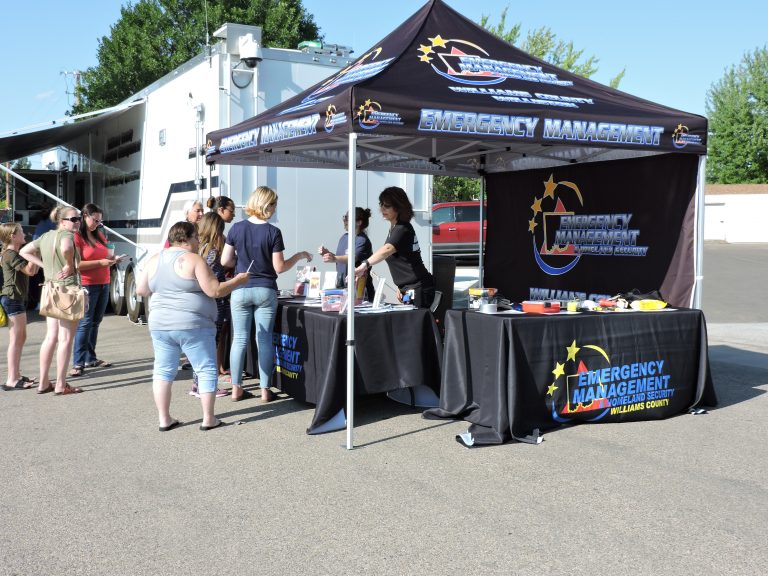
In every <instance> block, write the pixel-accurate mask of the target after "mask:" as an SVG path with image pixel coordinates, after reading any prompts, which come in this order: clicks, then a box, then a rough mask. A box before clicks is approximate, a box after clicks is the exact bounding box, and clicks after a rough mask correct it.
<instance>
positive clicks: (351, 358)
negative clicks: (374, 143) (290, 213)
mask: <svg viewBox="0 0 768 576" xmlns="http://www.w3.org/2000/svg"><path fill="white" fill-rule="evenodd" d="M356 168H357V134H355V133H354V132H351V133H350V134H349V168H348V170H347V175H348V177H349V208H348V209H349V212H347V214H348V216H349V218H350V222H354V221H355V205H356V199H355V182H356V178H355V170H356ZM354 230H355V227H354V224H353V225H352V226H350V227H349V230H348V233H347V242H348V243H347V255H348V256H349V257H348V258H347V450H352V449H353V448H354V447H355V444H354V438H353V432H354V428H355V425H354V422H355V296H356V287H357V282H355V256H354V254H355V240H356V238H355V234H354V233H353V232H354Z"/></svg>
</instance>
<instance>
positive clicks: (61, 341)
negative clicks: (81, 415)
mask: <svg viewBox="0 0 768 576" xmlns="http://www.w3.org/2000/svg"><path fill="white" fill-rule="evenodd" d="M51 220H53V221H54V222H56V224H57V227H56V229H55V230H51V231H49V232H46V233H45V234H43V235H42V236H41V237H40V238H38V239H37V240H34V241H33V242H30V243H29V244H27V245H26V246H24V248H22V249H21V253H20V254H21V256H22V257H23V258H24V259H25V260H27V261H29V262H32V263H34V264H37V265H38V266H40V267H41V268H42V269H43V273H44V275H45V280H46V282H47V281H49V280H52V281H54V282H57V283H59V284H63V285H64V286H73V285H76V284H77V283H78V277H77V263H78V262H79V260H80V256H79V255H78V253H77V249H76V248H75V232H76V231H77V229H78V227H79V225H80V221H81V220H82V217H81V216H80V215H79V214H78V211H77V209H76V208H73V207H72V206H58V207H57V208H55V209H54V210H53V212H51ZM45 322H46V333H45V339H44V340H43V344H42V345H41V346H40V382H39V384H38V387H37V392H38V394H45V393H46V392H50V391H51V390H54V393H55V394H56V395H63V394H75V393H78V392H82V390H81V389H80V388H72V387H71V386H70V385H69V384H67V368H69V359H70V357H71V355H72V344H73V342H74V338H75V330H76V329H77V324H78V323H77V321H76V320H72V321H70V320H58V319H57V318H50V317H48V318H46V319H45ZM54 352H56V384H55V386H54V385H52V384H51V382H50V380H49V379H48V371H49V370H50V368H51V361H52V360H53V353H54Z"/></svg>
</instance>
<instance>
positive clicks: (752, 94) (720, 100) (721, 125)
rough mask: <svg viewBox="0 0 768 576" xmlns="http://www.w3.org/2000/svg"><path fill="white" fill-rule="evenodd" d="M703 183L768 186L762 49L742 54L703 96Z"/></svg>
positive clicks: (767, 61)
mask: <svg viewBox="0 0 768 576" xmlns="http://www.w3.org/2000/svg"><path fill="white" fill-rule="evenodd" d="M706 111H707V116H708V117H709V139H708V143H707V155H708V158H707V180H708V181H709V182H713V183H720V184H745V183H752V184H755V183H757V184H759V183H764V182H768V48H766V47H763V48H758V49H755V51H754V52H752V53H747V54H745V55H744V56H743V57H742V59H741V62H740V63H739V64H738V65H736V66H732V67H731V68H729V69H728V70H726V72H725V75H724V76H723V77H722V78H721V79H720V80H718V81H717V82H715V83H714V84H713V85H712V87H711V88H710V89H709V91H708V92H707V100H706Z"/></svg>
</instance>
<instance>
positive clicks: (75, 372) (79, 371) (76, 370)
mask: <svg viewBox="0 0 768 576" xmlns="http://www.w3.org/2000/svg"><path fill="white" fill-rule="evenodd" d="M84 372H85V369H84V368H83V367H82V366H73V367H72V370H70V371H69V377H70V378H78V377H79V376H82V375H83V373H84Z"/></svg>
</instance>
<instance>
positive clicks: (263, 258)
mask: <svg viewBox="0 0 768 576" xmlns="http://www.w3.org/2000/svg"><path fill="white" fill-rule="evenodd" d="M276 208H277V194H275V191H274V190H272V189H271V188H268V187H267V186H259V187H258V188H256V190H255V191H254V192H253V194H251V196H250V198H248V202H247V203H246V205H245V213H246V214H247V215H248V219H247V220H242V221H240V222H237V223H235V224H234V225H233V226H232V228H231V229H230V231H229V234H228V235H227V242H226V244H225V245H224V253H223V255H222V257H221V263H222V264H224V266H229V267H235V271H236V272H238V273H240V272H248V273H249V278H248V283H247V284H245V285H244V286H239V287H238V288H236V289H235V290H234V291H233V292H232V298H231V302H230V306H231V309H232V328H233V330H234V334H233V336H232V349H231V351H230V355H229V368H230V372H231V373H232V400H233V401H234V402H237V401H238V400H242V399H243V398H247V397H251V396H252V394H250V392H247V391H246V390H243V364H244V363H245V351H246V345H247V342H248V337H249V335H250V333H251V326H252V324H253V320H254V319H255V320H256V341H257V343H258V348H259V385H260V387H261V400H262V402H269V401H270V400H271V399H272V395H271V392H270V389H269V386H270V380H271V378H272V369H273V368H274V363H275V359H274V355H275V349H274V346H273V344H272V328H273V326H274V324H275V312H276V311H277V275H278V274H280V273H281V272H285V271H286V270H290V269H291V268H292V267H293V266H294V265H295V264H296V263H297V262H298V261H299V260H301V259H305V260H306V261H307V262H310V261H311V260H312V255H311V254H310V253H309V252H306V251H302V252H297V253H296V254H294V255H293V256H291V257H290V258H288V259H287V260H286V259H285V258H284V256H283V251H284V250H285V246H284V244H283V235H282V234H281V232H280V229H279V228H277V227H276V226H273V225H272V224H270V223H269V222H268V220H269V219H270V218H271V217H272V216H273V215H274V213H275V209H276Z"/></svg>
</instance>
